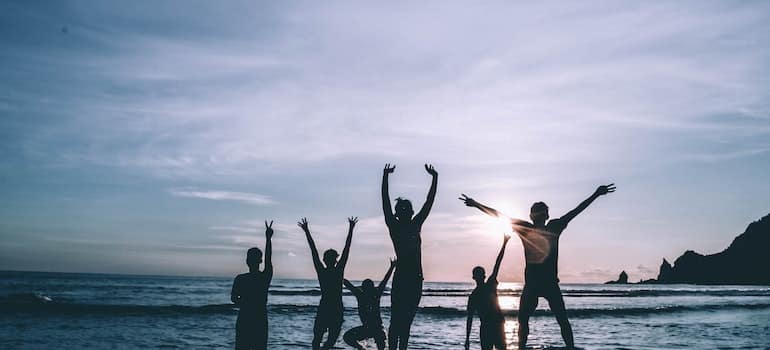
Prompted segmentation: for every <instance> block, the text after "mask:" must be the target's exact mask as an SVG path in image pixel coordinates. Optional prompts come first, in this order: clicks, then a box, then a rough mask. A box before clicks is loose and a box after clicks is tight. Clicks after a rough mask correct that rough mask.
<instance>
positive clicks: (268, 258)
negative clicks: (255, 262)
mask: <svg viewBox="0 0 770 350" xmlns="http://www.w3.org/2000/svg"><path fill="white" fill-rule="evenodd" d="M265 240H266V242H265V271H264V272H265V274H266V275H267V281H268V284H269V283H270V280H272V279H273V220H270V224H269V225H268V224H267V220H265Z"/></svg>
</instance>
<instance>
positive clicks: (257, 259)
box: [246, 248, 262, 269]
mask: <svg viewBox="0 0 770 350" xmlns="http://www.w3.org/2000/svg"><path fill="white" fill-rule="evenodd" d="M261 263H262V251H261V250H259V248H250V249H249V250H248V251H246V266H248V267H249V269H258V268H259V264H261Z"/></svg>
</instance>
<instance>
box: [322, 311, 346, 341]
mask: <svg viewBox="0 0 770 350" xmlns="http://www.w3.org/2000/svg"><path fill="white" fill-rule="evenodd" d="M341 331H342V315H340V319H338V320H335V321H334V322H333V324H331V325H329V334H327V335H326V343H324V345H323V347H321V348H322V349H331V348H333V347H334V344H336V343H337V339H339V337H340V332H341Z"/></svg>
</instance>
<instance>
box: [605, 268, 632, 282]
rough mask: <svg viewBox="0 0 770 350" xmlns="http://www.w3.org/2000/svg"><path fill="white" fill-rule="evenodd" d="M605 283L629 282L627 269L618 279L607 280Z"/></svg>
mask: <svg viewBox="0 0 770 350" xmlns="http://www.w3.org/2000/svg"><path fill="white" fill-rule="evenodd" d="M604 284H628V274H627V273H626V272H625V271H621V272H620V276H618V279H617V280H616V281H607V282H604Z"/></svg>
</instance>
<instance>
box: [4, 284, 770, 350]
mask: <svg viewBox="0 0 770 350" xmlns="http://www.w3.org/2000/svg"><path fill="white" fill-rule="evenodd" d="M231 286H232V279H231V278H220V277H168V276H132V275H108V274H79V273H44V272H11V271H5V272H0V348H2V349H53V348H56V349H84V348H88V349H137V348H166V349H177V348H178V349H208V348H233V344H234V337H235V329H234V328H235V319H236V315H237V311H236V310H235V309H234V308H233V307H232V305H231V304H230V303H229V296H230V288H231ZM472 288H473V285H472V284H471V283H432V282H427V283H425V286H424V296H423V299H422V302H421V308H420V310H419V312H418V314H417V317H416V318H415V322H414V325H413V327H412V337H411V340H410V349H461V348H462V345H463V343H464V337H465V311H464V310H465V304H466V301H467V296H468V294H469V293H470V291H471V290H472ZM562 290H563V293H564V296H565V301H566V304H567V309H568V313H569V316H570V320H571V322H572V325H573V328H574V332H575V342H576V345H577V346H578V347H580V348H584V349H716V348H720V349H770V286H692V285H603V284H562ZM520 292H521V284H518V283H501V284H500V286H499V294H500V304H501V306H502V308H503V310H504V311H505V314H506V335H507V338H508V343H509V348H511V349H513V348H515V346H514V345H515V344H516V328H517V321H516V309H517V304H518V297H519V294H520ZM319 294H320V293H319V289H318V284H317V282H316V281H315V280H286V279H274V280H273V283H272V287H271V289H270V296H269V316H268V317H269V322H270V328H269V331H270V338H269V343H268V344H269V348H271V349H306V348H309V346H310V340H311V338H312V332H311V329H312V324H313V318H314V315H315V305H317V302H318V300H319V297H320V296H319ZM344 303H345V322H344V324H343V332H344V331H345V330H347V329H350V328H352V327H355V326H357V325H359V321H358V316H357V314H356V303H355V298H354V297H353V296H351V295H345V296H344ZM382 306H383V308H382V310H383V311H382V312H383V320H384V322H385V324H386V325H387V324H388V318H389V306H390V299H389V297H388V295H387V293H386V296H385V297H383V300H382ZM471 339H472V340H474V342H473V343H472V344H471V348H475V349H478V348H479V344H478V319H476V320H474V327H473V333H472V335H471ZM368 345H369V347H370V348H372V349H373V348H374V344H373V343H370V344H368ZM529 345H530V347H531V348H533V349H546V348H550V347H559V346H563V343H562V340H561V336H560V333H559V327H558V325H557V324H556V321H555V319H554V318H553V316H552V315H551V314H550V313H549V312H548V305H547V303H546V302H545V301H544V300H542V299H541V301H540V304H539V306H538V311H537V312H536V314H535V316H534V317H533V318H532V319H531V320H530V339H529ZM336 348H338V349H344V348H347V346H346V345H345V344H344V343H343V341H342V337H340V340H339V341H338V342H337V346H336Z"/></svg>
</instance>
